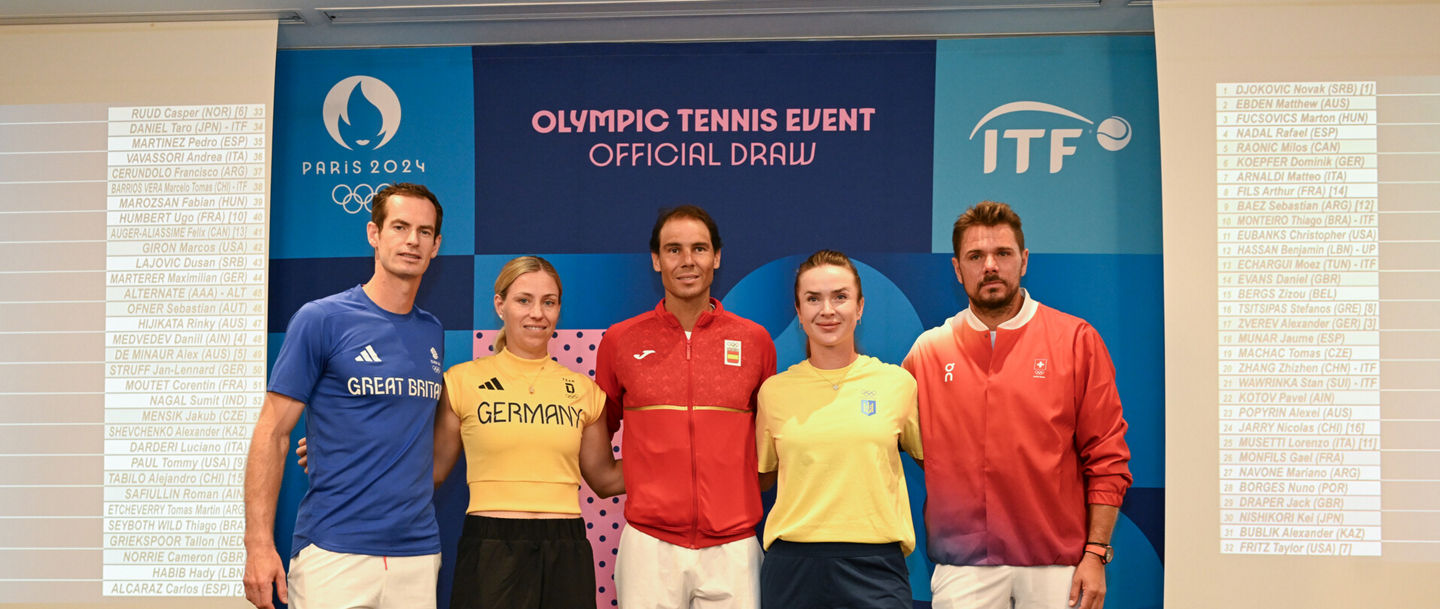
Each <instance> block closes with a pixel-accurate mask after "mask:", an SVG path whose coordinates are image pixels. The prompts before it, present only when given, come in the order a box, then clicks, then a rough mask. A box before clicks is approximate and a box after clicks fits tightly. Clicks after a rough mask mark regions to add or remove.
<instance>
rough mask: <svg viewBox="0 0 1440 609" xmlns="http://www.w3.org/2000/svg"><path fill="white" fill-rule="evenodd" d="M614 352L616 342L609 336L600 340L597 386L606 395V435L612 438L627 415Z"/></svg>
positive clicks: (596, 357) (596, 368)
mask: <svg viewBox="0 0 1440 609" xmlns="http://www.w3.org/2000/svg"><path fill="white" fill-rule="evenodd" d="M611 329H612V330H613V329H614V326H611ZM607 334H608V333H607ZM614 351H615V341H614V340H612V339H611V338H610V337H609V336H608V335H607V336H605V337H603V338H601V339H600V347H599V349H597V350H596V352H595V384H596V385H599V386H600V390H601V391H603V392H604V393H605V416H604V418H605V425H606V428H607V429H606V434H607V435H609V436H610V437H611V438H614V437H615V432H617V431H620V419H621V417H622V416H623V415H624V414H625V390H624V388H623V387H622V386H621V385H620V377H619V376H617V375H616V373H615V366H614V365H613V364H611V360H613V359H614Z"/></svg>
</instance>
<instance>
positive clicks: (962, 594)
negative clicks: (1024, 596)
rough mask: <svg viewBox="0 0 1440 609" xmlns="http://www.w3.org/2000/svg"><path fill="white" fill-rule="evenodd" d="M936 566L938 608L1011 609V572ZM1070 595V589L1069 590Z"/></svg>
mask: <svg viewBox="0 0 1440 609" xmlns="http://www.w3.org/2000/svg"><path fill="white" fill-rule="evenodd" d="M1013 568H1014V567H1004V566H993V567H972V566H963V567H959V566H955V565H936V566H935V574H934V575H933V576H931V578H930V591H931V594H932V596H933V597H934V600H932V601H931V602H932V605H931V606H933V607H934V608H935V609H1010V607H1011V599H1010V597H1011V594H1012V591H1011V585H1012V584H1011V569H1013ZM1066 592H1067V594H1068V590H1067V591H1066Z"/></svg>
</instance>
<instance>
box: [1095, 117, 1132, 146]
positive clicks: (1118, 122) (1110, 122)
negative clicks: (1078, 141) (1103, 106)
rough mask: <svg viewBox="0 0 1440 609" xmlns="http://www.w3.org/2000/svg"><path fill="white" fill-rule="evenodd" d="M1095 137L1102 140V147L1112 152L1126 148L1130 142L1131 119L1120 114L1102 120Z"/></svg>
mask: <svg viewBox="0 0 1440 609" xmlns="http://www.w3.org/2000/svg"><path fill="white" fill-rule="evenodd" d="M1095 139H1096V141H1099V142H1100V147H1101V148H1104V149H1106V150H1109V151H1110V152H1115V151H1116V150H1120V149H1121V148H1124V147H1125V146H1127V145H1129V144H1130V121H1127V120H1125V119H1123V118H1120V117H1118V116H1112V117H1110V118H1107V119H1105V120H1103V121H1100V126H1099V127H1098V128H1096V129H1095Z"/></svg>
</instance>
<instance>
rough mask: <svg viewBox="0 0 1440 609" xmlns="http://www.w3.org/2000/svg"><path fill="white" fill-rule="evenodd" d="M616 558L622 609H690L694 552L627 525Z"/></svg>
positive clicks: (621, 534) (622, 533)
mask: <svg viewBox="0 0 1440 609" xmlns="http://www.w3.org/2000/svg"><path fill="white" fill-rule="evenodd" d="M619 549H620V552H619V554H618V555H616V557H615V596H616V598H617V599H618V600H619V601H620V602H619V604H620V609H687V608H688V607H689V602H690V600H689V599H690V580H691V578H692V573H691V572H690V571H691V563H693V562H694V558H693V556H690V555H688V554H687V553H694V552H695V551H694V550H690V549H688V548H682V547H679V546H676V545H674V544H669V543H665V542H663V541H660V540H659V539H656V538H654V537H651V536H649V535H646V534H645V533H643V532H641V531H640V530H639V529H636V528H634V527H631V526H629V525H626V527H625V529H624V531H622V532H621V533H620V548H619Z"/></svg>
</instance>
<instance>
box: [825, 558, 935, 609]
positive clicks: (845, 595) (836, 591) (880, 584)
mask: <svg viewBox="0 0 1440 609" xmlns="http://www.w3.org/2000/svg"><path fill="white" fill-rule="evenodd" d="M829 560H830V562H831V566H830V578H829V580H830V582H831V585H830V591H831V595H832V596H831V598H832V599H835V602H834V603H832V604H831V605H829V606H832V607H845V608H848V609H910V608H911V607H913V606H914V602H915V599H914V595H913V594H911V593H910V569H909V568H908V567H906V566H905V555H904V554H903V553H902V552H901V551H900V548H899V547H895V548H894V551H893V552H885V553H883V554H876V555H870V556H853V557H845V558H833V559H829Z"/></svg>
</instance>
